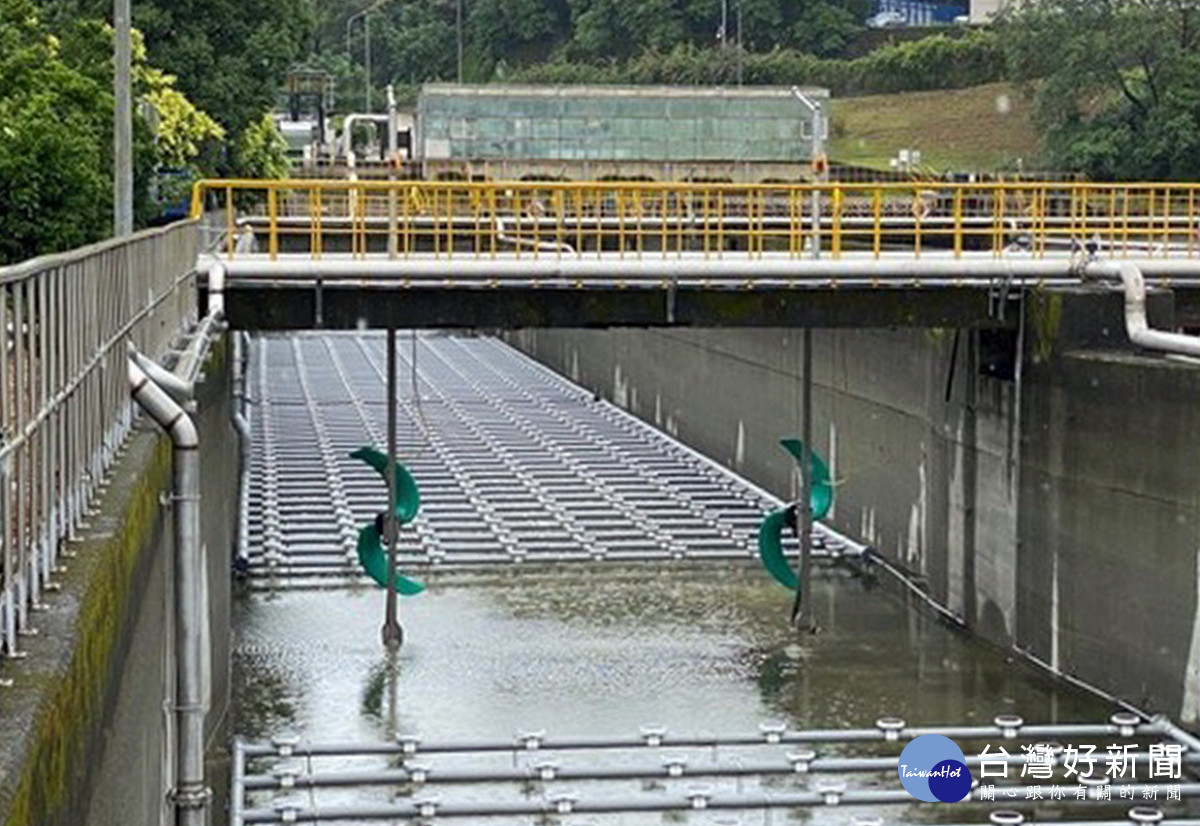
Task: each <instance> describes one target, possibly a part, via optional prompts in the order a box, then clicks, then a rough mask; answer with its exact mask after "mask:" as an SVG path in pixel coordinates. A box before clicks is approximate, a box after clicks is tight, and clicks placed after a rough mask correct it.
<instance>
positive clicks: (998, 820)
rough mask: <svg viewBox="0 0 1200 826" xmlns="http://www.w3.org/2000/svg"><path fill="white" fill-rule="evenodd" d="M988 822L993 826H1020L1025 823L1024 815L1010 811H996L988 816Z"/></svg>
mask: <svg viewBox="0 0 1200 826" xmlns="http://www.w3.org/2000/svg"><path fill="white" fill-rule="evenodd" d="M988 820H989V821H990V822H992V823H993V824H995V826H1020V824H1022V823H1024V822H1025V815H1023V814H1021V813H1020V812H1014V811H1013V810H1012V809H997V810H996V811H994V812H992V813H991V814H989V815H988Z"/></svg>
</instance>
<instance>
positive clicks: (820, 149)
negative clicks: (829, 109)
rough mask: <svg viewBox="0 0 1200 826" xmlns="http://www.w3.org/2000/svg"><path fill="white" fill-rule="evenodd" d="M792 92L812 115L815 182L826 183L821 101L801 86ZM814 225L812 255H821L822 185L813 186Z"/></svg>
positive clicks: (826, 171)
mask: <svg viewBox="0 0 1200 826" xmlns="http://www.w3.org/2000/svg"><path fill="white" fill-rule="evenodd" d="M792 94H793V95H795V96H796V99H797V100H799V101H800V103H802V104H803V105H804V108H805V109H807V110H808V112H809V115H810V116H811V117H812V158H811V160H812V167H813V173H814V182H815V183H817V184H823V183H826V182H827V181H828V180H829V174H828V170H827V168H826V163H825V129H824V127H825V118H824V116H823V115H822V112H821V101H820V100H815V99H813V98H810V97H809V96H808V95H806V94H804V93H803V92H801V91H800V87H799V86H793V87H792ZM812 214H813V217H812V222H813V223H812V226H813V246H812V254H813V255H812V257H813V258H820V257H821V188H820V186H815V187H813V191H812Z"/></svg>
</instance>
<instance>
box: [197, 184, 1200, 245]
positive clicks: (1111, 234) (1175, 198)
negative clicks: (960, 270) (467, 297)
mask: <svg viewBox="0 0 1200 826" xmlns="http://www.w3.org/2000/svg"><path fill="white" fill-rule="evenodd" d="M1197 193H1200V185H1195V184H1175V183H1147V182H1139V183H1113V184H1097V183H1090V182H1038V181H1017V182H988V183H962V182H930V181H908V182H896V181H888V182H866V183H860V182H855V183H838V182H833V183H777V184H776V183H759V184H735V183H671V182H667V183H663V182H647V181H615V182H614V181H414V180H394V181H385V180H360V181H346V180H319V179H297V180H261V181H260V180H243V179H229V180H201V181H197V182H196V183H195V185H194V189H193V201H192V208H193V215H194V216H195V217H197V218H199V217H201V216H202V215H204V214H205V210H206V209H208V208H209V207H210V206H211V207H214V208H222V209H225V210H226V213H227V214H226V216H225V220H226V222H227V224H228V226H227V228H226V229H227V234H226V237H227V238H229V239H230V240H229V241H228V242H227V246H226V249H225V250H224V251H223V255H224V256H225V257H227V258H235V257H236V256H237V254H238V250H237V249H235V248H234V244H233V241H232V239H233V237H234V232H233V221H234V217H233V213H234V211H235V209H239V210H240V216H241V219H242V220H245V221H248V222H249V223H250V224H251V225H253V226H254V228H255V230H256V231H257V232H258V233H259V234H260V236H261V239H262V240H263V241H265V243H264V244H263V245H262V246H263V248H264V249H265V251H266V252H267V253H268V255H269V256H270V257H271V258H275V257H276V256H278V255H279V254H280V253H281V252H287V251H296V250H297V248H299V250H300V251H304V252H308V253H309V254H311V256H312V257H313V258H320V257H322V256H323V255H324V254H326V253H335V252H338V251H341V252H348V253H349V254H351V255H352V256H354V257H356V258H362V257H366V256H368V255H370V254H371V253H372V252H379V253H383V252H385V251H386V253H387V255H388V256H389V257H393V258H397V257H399V258H407V257H409V256H410V255H416V254H422V253H429V252H432V253H434V254H436V255H443V256H446V257H455V258H462V257H474V258H481V257H491V256H494V255H496V254H497V252H498V251H500V252H503V251H506V250H507V249H508V248H509V247H510V246H511V245H509V244H506V243H505V242H504V240H503V239H502V238H501V237H500V235H501V234H502V229H501V228H502V227H504V226H505V225H506V223H507V222H510V221H511V222H519V223H520V225H521V227H522V230H523V234H522V238H523V239H526V237H527V236H528V237H527V241H528V244H527V245H525V246H527V247H528V249H526V250H524V251H523V253H522V254H525V255H528V256H529V257H531V258H537V257H539V256H557V257H563V258H570V257H576V258H583V257H589V256H592V257H594V256H596V255H601V254H606V253H610V254H611V253H617V254H620V255H622V256H629V255H636V256H639V257H640V256H657V257H670V256H675V255H679V254H683V253H687V252H703V253H705V254H707V255H711V256H714V257H725V256H729V255H735V254H740V255H749V256H751V257H754V256H762V255H770V254H776V253H784V254H787V255H789V256H791V257H794V258H802V257H810V256H812V255H816V254H818V252H819V253H820V254H821V255H825V256H828V257H832V258H835V259H836V258H840V257H841V256H842V255H843V254H844V253H848V252H862V251H868V252H871V253H873V254H874V255H875V256H876V257H881V256H883V255H885V254H889V253H895V252H898V251H902V252H906V253H908V254H910V255H912V256H914V257H920V256H921V254H922V252H923V251H950V252H952V253H953V255H955V256H956V257H960V256H963V255H967V254H971V253H978V252H984V251H986V252H991V253H992V254H994V255H1001V254H1002V253H1004V252H1005V251H1006V250H1009V249H1010V248H1020V249H1022V250H1023V251H1024V252H1026V253H1028V254H1029V255H1030V256H1032V257H1035V258H1041V257H1045V256H1046V255H1048V254H1052V253H1059V252H1061V251H1063V250H1064V249H1073V248H1078V249H1080V250H1083V249H1084V248H1094V249H1095V250H1096V251H1098V252H1100V253H1101V254H1104V255H1107V256H1109V257H1145V256H1152V257H1175V258H1178V257H1188V258H1191V257H1195V256H1196V255H1197V254H1198V253H1200V212H1198V211H1197V205H1196V202H1197ZM385 240H386V243H384V241H385ZM285 244H289V245H290V249H281V247H282V246H283V245H285Z"/></svg>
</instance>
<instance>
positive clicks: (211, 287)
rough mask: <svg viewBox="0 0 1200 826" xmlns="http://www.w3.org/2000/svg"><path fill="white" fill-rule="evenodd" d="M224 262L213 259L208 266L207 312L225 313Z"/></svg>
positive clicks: (216, 314)
mask: <svg viewBox="0 0 1200 826" xmlns="http://www.w3.org/2000/svg"><path fill="white" fill-rule="evenodd" d="M225 273H226V270H225V264H224V263H223V262H221V261H214V262H213V264H212V266H211V267H209V268H208V314H209V315H210V316H214V315H215V316H224V315H225Z"/></svg>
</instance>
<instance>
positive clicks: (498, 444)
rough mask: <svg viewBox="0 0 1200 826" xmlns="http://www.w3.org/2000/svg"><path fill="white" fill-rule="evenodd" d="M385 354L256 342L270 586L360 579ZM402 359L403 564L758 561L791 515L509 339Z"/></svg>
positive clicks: (408, 351) (258, 544)
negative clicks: (771, 515)
mask: <svg viewBox="0 0 1200 826" xmlns="http://www.w3.org/2000/svg"><path fill="white" fill-rule="evenodd" d="M385 342H386V339H385V338H384V337H383V336H382V335H376V334H332V335H331V334H319V335H318V334H313V335H298V336H290V337H287V338H274V337H268V338H260V339H257V340H256V341H255V343H254V354H253V357H252V359H251V365H252V374H251V384H250V387H251V388H252V393H253V395H254V396H255V401H256V404H255V409H254V414H253V417H252V425H253V433H254V446H253V451H252V455H251V474H250V489H249V496H248V527H249V531H248V546H249V547H248V558H249V566H248V567H249V575H250V579H251V582H252V583H253V584H254V585H255V586H256V587H268V588H273V587H289V586H293V587H294V586H301V587H314V586H315V587H326V586H327V587H337V586H340V585H345V584H347V583H348V582H350V581H353V580H356V579H358V578H359V577H360V573H359V570H358V565H357V561H356V557H355V542H356V537H357V530H358V527H359V526H360V525H362V524H365V523H366V522H367V521H369V520H370V519H372V518H373V517H374V515H375V514H376V513H378V512H379V511H381V510H383V508H384V505H385V502H386V493H385V491H384V488H383V485H382V483H381V481H380V479H379V477H378V476H377V475H376V474H375V473H374V472H373V471H371V470H370V469H369V468H367V467H366V466H365V465H363V464H361V463H360V462H357V461H356V460H353V459H351V458H349V455H348V454H349V453H350V452H351V451H352V450H354V449H355V448H357V447H359V446H360V445H363V444H375V445H383V444H385V443H386V404H385V398H384V396H385V394H384V389H383V388H384V381H385V372H384V371H385V369H386V367H385V365H386V353H385V352H384V345H385ZM398 349H399V351H400V352H399V356H400V365H401V366H400V370H401V381H400V385H401V387H400V391H399V392H400V400H399V406H400V411H399V415H400V424H399V433H400V458H401V461H403V462H404V463H405V464H406V466H408V467H409V469H410V470H411V471H412V473H413V475H414V477H415V478H416V480H417V483H418V485H419V486H420V489H421V497H422V506H421V512H420V515H419V516H418V518H417V519H416V521H415V522H414V523H412V524H411V525H408V526H406V527H405V529H404V531H403V532H402V534H401V556H400V560H401V564H402V565H403V566H406V567H408V568H413V567H418V568H419V567H422V566H427V565H439V564H447V565H464V564H465V565H471V564H486V563H496V562H521V561H529V562H563V561H598V560H617V561H632V560H673V559H674V560H683V559H749V558H750V557H752V556H753V555H754V554H755V553H756V533H757V529H758V524H759V522H760V520H761V519H762V516H763V514H764V513H765V512H766V511H767V510H769V509H771V508H774V507H778V506H779V504H780V502H779V500H777V499H776V498H775V497H773V496H771V495H770V494H768V493H766V492H765V491H763V490H761V489H759V488H757V487H755V486H753V485H752V484H750V483H748V482H747V481H745V480H743V479H741V478H739V477H737V476H735V475H733V474H732V473H730V472H728V471H726V470H725V469H723V468H721V467H720V466H718V465H716V464H715V463H713V462H711V461H709V460H708V459H706V458H704V457H702V456H700V455H699V454H697V453H695V452H694V451H691V450H690V449H688V448H686V447H684V446H683V445H681V444H679V443H677V442H675V441H673V440H671V439H669V438H667V437H666V436H664V435H662V434H660V433H658V432H657V431H655V430H653V429H652V428H650V427H648V426H647V425H645V424H643V423H642V422H640V421H638V420H637V419H635V418H633V417H632V416H630V415H629V414H627V413H625V412H623V411H621V410H620V409H618V408H616V407H614V406H612V405H611V404H608V403H607V402H604V401H601V400H598V399H596V398H594V397H593V396H592V395H591V393H589V392H587V391H585V390H583V389H581V388H579V387H577V386H575V385H573V384H571V383H569V382H567V381H566V380H564V379H562V378H561V377H559V376H557V375H556V374H554V373H552V372H550V371H549V370H547V369H546V368H544V367H542V366H541V365H539V364H537V363H536V362H534V361H532V360H530V359H529V358H527V357H526V356H524V355H522V354H520V353H518V352H517V351H515V350H513V349H512V348H510V347H508V346H507V345H505V344H503V343H502V342H500V341H498V340H496V339H493V338H474V337H461V336H445V335H437V334H417V335H415V337H412V338H409V339H401V341H400V342H399V343H398ZM414 354H415V359H414ZM414 361H415V366H414ZM414 384H415V386H416V393H414V392H413V386H414ZM814 537H815V541H814V544H815V546H816V547H817V549H818V550H819V552H822V553H825V554H831V555H837V554H842V553H847V554H859V553H861V552H862V550H863V549H862V547H861V546H859V545H857V544H855V543H853V542H851V541H850V540H848V539H847V538H845V537H843V536H840V535H838V534H836V533H834V532H832V531H830V530H829V529H827V528H825V527H823V526H817V528H816V529H815V531H814ZM789 550H790V551H791V552H795V550H796V548H795V544H794V541H793V544H792V546H791V547H790V548H789Z"/></svg>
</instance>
